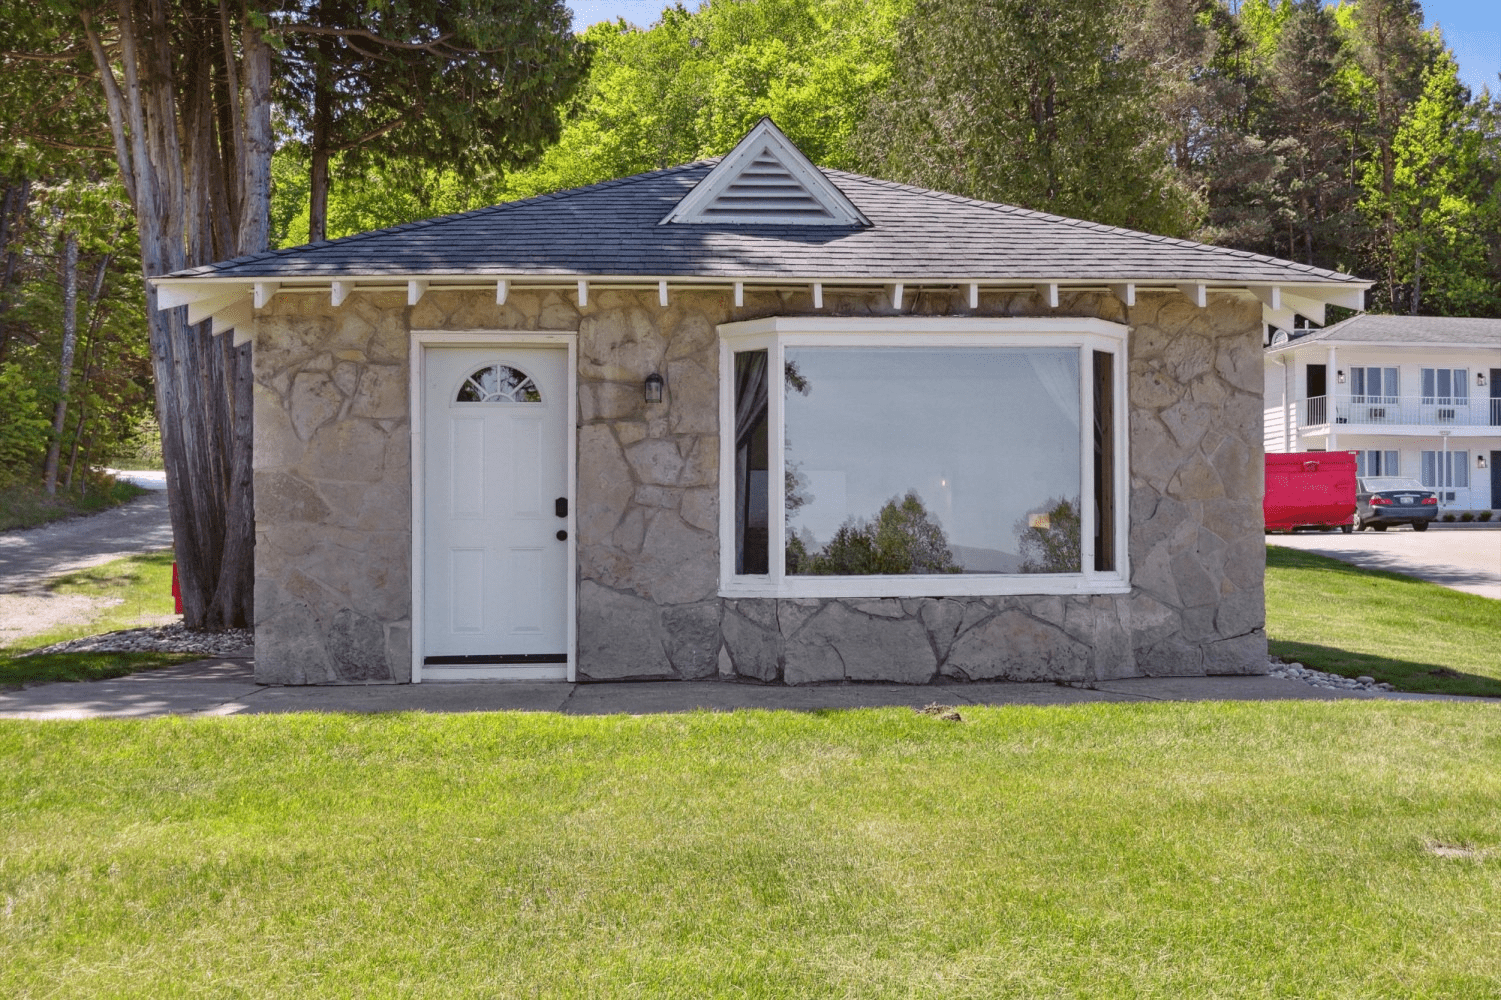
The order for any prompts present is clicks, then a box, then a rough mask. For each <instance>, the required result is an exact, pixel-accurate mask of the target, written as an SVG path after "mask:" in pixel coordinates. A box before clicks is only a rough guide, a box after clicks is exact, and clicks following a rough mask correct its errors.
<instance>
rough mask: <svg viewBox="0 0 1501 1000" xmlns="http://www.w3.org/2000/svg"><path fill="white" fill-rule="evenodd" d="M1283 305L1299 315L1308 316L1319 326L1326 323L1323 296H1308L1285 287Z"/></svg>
mask: <svg viewBox="0 0 1501 1000" xmlns="http://www.w3.org/2000/svg"><path fill="white" fill-rule="evenodd" d="M1282 305H1283V306H1284V307H1285V308H1287V309H1291V310H1292V311H1293V312H1295V313H1297V314H1298V315H1299V316H1306V317H1307V318H1308V319H1310V320H1312V321H1313V322H1314V323H1316V324H1317V325H1319V326H1323V325H1324V300H1323V299H1322V298H1307V297H1305V296H1302V295H1296V294H1294V293H1293V292H1290V291H1288V290H1286V289H1283V291H1282Z"/></svg>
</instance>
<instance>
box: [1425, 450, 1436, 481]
mask: <svg viewBox="0 0 1501 1000" xmlns="http://www.w3.org/2000/svg"><path fill="white" fill-rule="evenodd" d="M1423 485H1424V486H1426V487H1428V488H1429V489H1430V490H1431V489H1433V488H1434V487H1435V486H1437V485H1438V452H1436V451H1425V452H1423Z"/></svg>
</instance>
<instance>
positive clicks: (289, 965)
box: [0, 702, 1501, 998]
mask: <svg viewBox="0 0 1501 1000" xmlns="http://www.w3.org/2000/svg"><path fill="white" fill-rule="evenodd" d="M963 714H964V718H965V721H963V722H959V723H954V722H944V721H940V720H938V719H935V718H932V717H930V716H922V715H919V714H917V713H914V712H911V711H908V710H905V709H885V710H863V711H852V712H823V713H809V714H796V713H766V712H736V713H733V714H708V713H699V714H692V715H680V716H652V717H643V718H631V717H625V716H616V717H609V718H570V717H562V716H557V715H551V714H493V715H450V716H429V715H418V714H408V715H386V716H328V715H302V716H266V717H239V718H230V719H215V720H184V719H164V720H156V721H127V722H104V723H99V722H94V723H55V722H54V723H17V722H12V723H6V724H0V755H3V758H4V759H5V760H6V761H7V766H6V767H5V768H4V769H3V770H0V816H3V821H0V954H3V956H4V960H3V961H0V995H3V996H7V997H42V996H46V997H98V996H111V997H136V996H151V997H179V996H180V997H187V996H244V997H276V996H286V997H302V996H338V997H356V996H358V997H365V996H372V997H374V996H402V997H415V996H434V997H471V996H473V997H559V996H566V997H575V996H577V997H620V996H626V997H631V996H641V997H646V996H650V997H706V996H707V997H712V996H725V997H808V996H832V997H883V996H889V997H943V998H950V997H995V996H1016V997H1112V998H1113V997H1123V996H1130V997H1163V998H1169V997H1170V998H1178V997H1211V996H1212V997H1258V998H1260V997H1372V998H1375V997H1382V998H1385V997H1464V998H1470V997H1487V996H1497V995H1498V994H1501V947H1498V939H1497V929H1496V928H1497V923H1496V917H1497V905H1498V904H1497V900H1498V899H1501V810H1498V809H1497V807H1496V803H1497V801H1498V799H1501V715H1498V714H1497V713H1496V711H1495V709H1494V708H1493V707H1492V706H1489V705H1477V704H1452V703H1418V704H1413V703H1391V702H1386V703H1371V702H1341V703H1218V704H1216V703H1204V704H1151V705H1142V704H1130V705H1111V704H1096V705H1086V706H1076V707H1065V708H1030V707H1010V708H995V709H970V708H965V709H963ZM1446 855H1447V856H1446Z"/></svg>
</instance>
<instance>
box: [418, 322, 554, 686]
mask: <svg viewBox="0 0 1501 1000" xmlns="http://www.w3.org/2000/svg"><path fill="white" fill-rule="evenodd" d="M567 366H568V352H567V350H566V349H560V348H554V347H521V346H518V347H490V346H463V347H449V346H442V347H439V346H432V347H428V348H426V349H425V351H424V356H423V404H422V405H423V414H422V434H423V438H424V442H423V475H422V478H423V547H424V555H423V558H424V566H423V582H422V586H423V592H422V595H421V600H422V609H423V621H422V634H423V640H422V647H423V648H422V654H423V656H422V671H421V677H422V679H423V680H454V679H467V678H480V677H512V678H517V679H521V678H528V679H531V678H536V679H542V678H557V679H562V678H564V677H566V676H567V674H568V651H569V650H568V628H567V615H568V605H569V602H568V599H567V598H568V586H569V577H570V574H569V573H568V565H569V553H570V551H571V548H572V547H571V546H570V545H569V543H568V541H567V538H568V532H567V528H568V524H569V521H570V519H569V517H568V504H569V502H570V501H569V498H568V464H567V447H568V409H569V407H568V372H567Z"/></svg>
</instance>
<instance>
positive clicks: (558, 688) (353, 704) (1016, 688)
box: [0, 659, 1490, 719]
mask: <svg viewBox="0 0 1501 1000" xmlns="http://www.w3.org/2000/svg"><path fill="white" fill-rule="evenodd" d="M1338 698H1365V699H1371V698H1387V699H1401V700H1434V699H1440V700H1458V701H1489V700H1490V699H1479V698H1474V699H1472V698H1458V699H1454V698H1449V697H1448V696H1444V695H1419V694H1378V693H1374V692H1363V691H1362V692H1344V691H1330V690H1325V689H1321V688H1315V687H1312V686H1310V685H1307V684H1303V683H1301V682H1299V681H1290V680H1280V679H1278V678H1275V677H1154V678H1139V679H1135V680H1125V681H1104V682H1101V683H1099V684H1097V685H1096V686H1095V687H1094V688H1091V689H1085V688H1075V687H1066V686H1062V685H1058V684H1021V683H976V684H947V685H938V686H924V687H913V686H910V685H904V684H840V685H829V686H824V687H773V686H766V687H763V686H761V685H757V684H736V683H725V682H718V681H697V682H695V681H656V682H651V681H633V682H616V683H600V684H557V683H494V682H467V683H427V684H403V685H395V684H381V685H370V686H344V687H264V686H261V685H259V684H256V683H255V682H254V680H252V677H251V661H250V660H244V659H222V660H201V661H198V662H196V663H185V664H182V665H180V666H176V667H167V668H164V669H162V670H150V671H144V672H142V673H138V674H131V675H129V676H127V677H121V678H118V679H116V680H108V681H90V682H86V683H57V684H37V685H34V686H32V687H26V688H21V689H19V690H12V691H3V690H0V718H5V719H125V718H151V717H155V716H163V715H257V714H266V713H281V712H562V713H564V714H565V715H610V714H617V713H625V714H629V715H651V714H657V713H667V712H691V711H693V710H695V709H708V710H712V711H721V712H723V711H733V710H734V709H738V708H761V709H786V710H792V711H815V710H818V709H837V708H877V707H886V706H909V707H912V708H921V707H923V706H924V705H928V704H932V703H933V702H938V703H939V704H945V705H957V706H960V707H963V706H965V705H1072V704H1079V703H1082V702H1099V701H1113V702H1128V701H1135V702H1141V701H1275V700H1285V699H1300V700H1317V701H1330V700H1334V699H1338Z"/></svg>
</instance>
